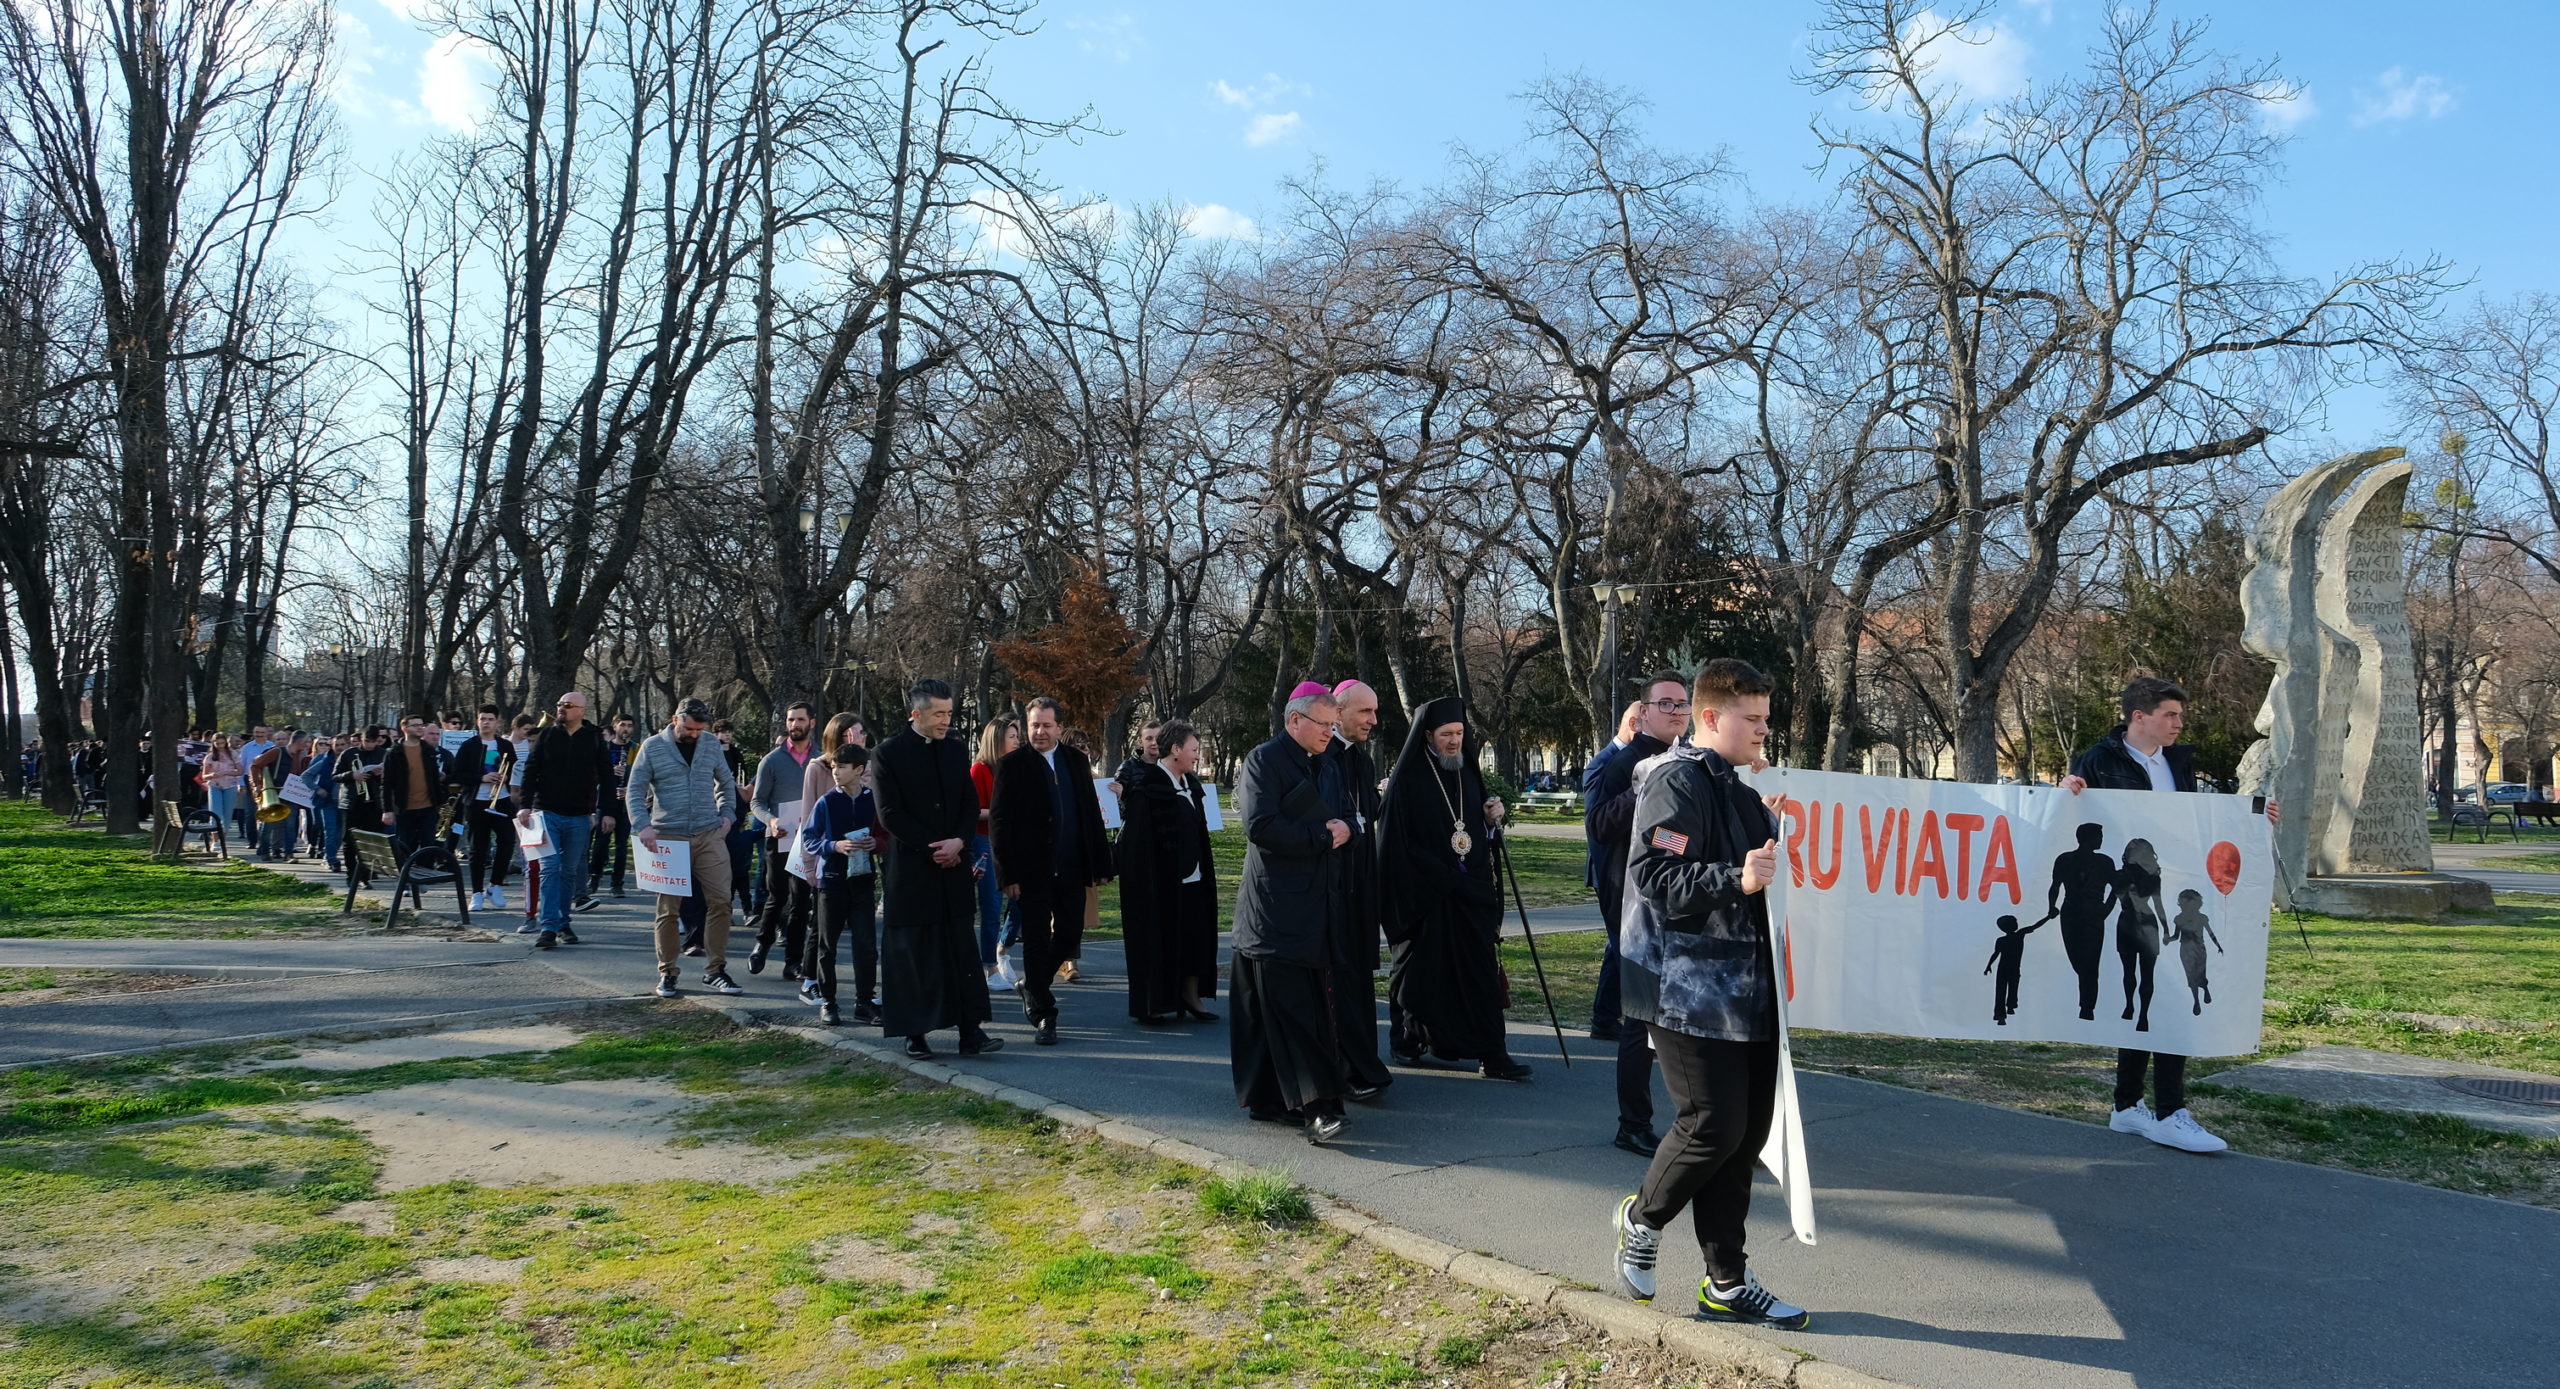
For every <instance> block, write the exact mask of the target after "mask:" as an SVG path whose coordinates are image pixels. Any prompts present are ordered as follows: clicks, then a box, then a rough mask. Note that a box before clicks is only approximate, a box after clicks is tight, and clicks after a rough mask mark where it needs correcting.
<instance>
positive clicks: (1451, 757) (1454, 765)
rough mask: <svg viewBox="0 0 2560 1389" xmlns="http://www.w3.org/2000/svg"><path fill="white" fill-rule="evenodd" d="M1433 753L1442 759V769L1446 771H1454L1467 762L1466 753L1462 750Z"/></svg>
mask: <svg viewBox="0 0 2560 1389" xmlns="http://www.w3.org/2000/svg"><path fill="white" fill-rule="evenodd" d="M1431 755H1432V756H1433V757H1436V758H1438V759H1440V770H1442V771H1444V772H1454V771H1456V770H1458V769H1459V768H1460V767H1463V766H1465V765H1466V764H1467V758H1466V754H1465V753H1462V752H1435V753H1433V754H1431Z"/></svg>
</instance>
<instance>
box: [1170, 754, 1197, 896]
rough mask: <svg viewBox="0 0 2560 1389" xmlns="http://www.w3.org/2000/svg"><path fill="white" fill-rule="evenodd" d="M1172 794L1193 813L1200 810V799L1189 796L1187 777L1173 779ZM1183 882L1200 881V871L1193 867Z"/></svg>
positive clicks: (1189, 787)
mask: <svg viewBox="0 0 2560 1389" xmlns="http://www.w3.org/2000/svg"><path fill="white" fill-rule="evenodd" d="M1173 794H1175V795H1177V796H1180V797H1181V798H1182V803H1183V804H1184V805H1187V806H1189V807H1191V808H1192V809H1193V810H1195V811H1196V810H1198V809H1200V798H1199V797H1197V796H1194V795H1192V794H1191V779H1190V778H1189V777H1175V778H1174V779H1173ZM1183 881H1184V882H1186V883H1196V882H1198V881H1200V869H1199V868H1198V867H1197V866H1196V865H1195V866H1194V867H1193V868H1192V870H1191V876H1190V877H1188V878H1185V879H1183Z"/></svg>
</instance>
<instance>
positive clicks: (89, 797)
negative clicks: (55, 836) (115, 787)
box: [71, 791, 107, 825]
mask: <svg viewBox="0 0 2560 1389" xmlns="http://www.w3.org/2000/svg"><path fill="white" fill-rule="evenodd" d="M106 813H107V793H106V792H104V791H83V792H81V793H80V803H79V804H78V805H75V806H73V807H72V808H71V823H73V824H75V825H76V824H79V823H80V822H81V821H83V820H86V819H88V818H89V817H90V816H92V815H105V814H106Z"/></svg>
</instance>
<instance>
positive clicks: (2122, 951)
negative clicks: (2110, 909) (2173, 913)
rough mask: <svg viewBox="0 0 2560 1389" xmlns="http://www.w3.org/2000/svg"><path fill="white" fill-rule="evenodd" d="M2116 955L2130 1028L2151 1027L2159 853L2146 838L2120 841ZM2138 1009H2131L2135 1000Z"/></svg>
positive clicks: (2157, 963)
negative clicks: (2121, 864)
mask: <svg viewBox="0 0 2560 1389" xmlns="http://www.w3.org/2000/svg"><path fill="white" fill-rule="evenodd" d="M2114 905H2115V906H2116V908H2117V911H2116V958H2117V959H2118V960H2121V961H2123V962H2124V1015H2125V1018H2126V1019H2127V1020H2128V1021H2131V1022H2132V1023H2133V1030H2134V1031H2136V1032H2148V1031H2150V1030H2151V985H2152V978H2153V976H2154V975H2156V974H2157V973H2158V972H2159V969H2160V944H2161V932H2162V930H2163V929H2164V927H2165V925H2166V923H2164V922H2163V921H2162V920H2161V918H2162V917H2163V916H2165V915H2167V913H2166V912H2164V911H2162V910H2161V907H2160V856H2159V854H2157V853H2155V852H2153V851H2152V848H2151V841H2150V840H2148V839H2130V840H2127V841H2125V846H2124V867H2123V868H2122V869H2120V870H2118V871H2117V873H2116V895H2115V904H2114ZM2137 1003H2139V1005H2140V1009H2139V1012H2138V1013H2137V1011H2136V1004H2137Z"/></svg>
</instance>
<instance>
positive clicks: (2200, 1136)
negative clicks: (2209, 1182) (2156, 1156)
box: [2150, 1107, 2231, 1153]
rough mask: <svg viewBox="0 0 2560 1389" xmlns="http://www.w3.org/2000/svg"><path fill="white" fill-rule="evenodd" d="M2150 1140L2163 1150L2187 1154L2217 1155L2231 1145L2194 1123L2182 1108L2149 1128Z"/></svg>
mask: <svg viewBox="0 0 2560 1389" xmlns="http://www.w3.org/2000/svg"><path fill="white" fill-rule="evenodd" d="M2150 1139H2151V1141H2152V1142H2154V1143H2157V1144H2159V1145H2160V1146H2161V1147H2163V1148H2176V1149H2178V1150H2179V1151H2181V1152H2188V1153H2218V1152H2221V1151H2222V1150H2223V1149H2225V1148H2228V1147H2230V1146H2231V1145H2230V1144H2229V1143H2227V1142H2224V1141H2223V1140H2222V1139H2221V1138H2220V1137H2218V1136H2216V1135H2215V1134H2213V1133H2211V1132H2209V1131H2208V1130H2207V1129H2206V1128H2205V1126H2204V1125H2202V1124H2199V1123H2197V1122H2196V1116H2194V1115H2193V1114H2190V1113H2188V1112H2187V1111H2186V1110H2185V1109H2184V1108H2183V1107H2181V1108H2180V1109H2179V1110H2178V1111H2177V1112H2175V1113H2173V1114H2171V1115H2170V1116H2169V1117H2168V1118H2166V1119H2162V1120H2160V1121H2159V1122H2158V1123H2155V1124H2153V1125H2152V1126H2151V1133H2150Z"/></svg>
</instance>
